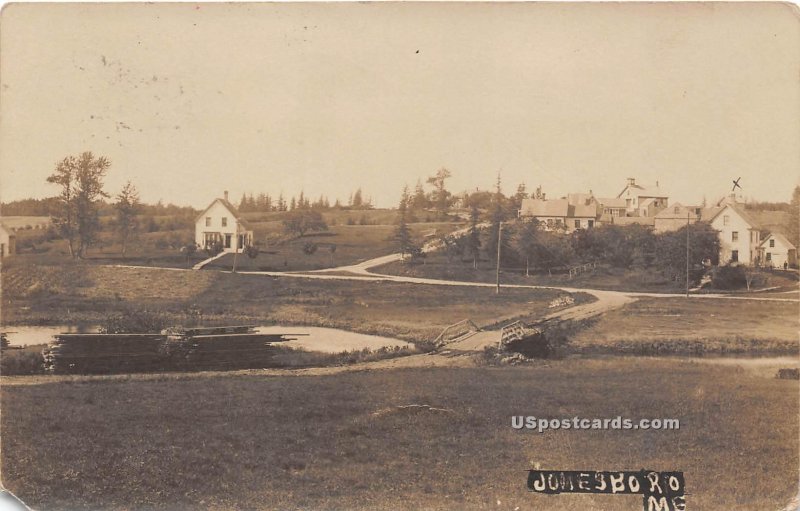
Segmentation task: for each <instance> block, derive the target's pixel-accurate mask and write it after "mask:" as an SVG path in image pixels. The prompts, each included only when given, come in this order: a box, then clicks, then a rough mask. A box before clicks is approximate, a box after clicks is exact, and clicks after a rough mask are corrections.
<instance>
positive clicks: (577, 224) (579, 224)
mask: <svg viewBox="0 0 800 511" xmlns="http://www.w3.org/2000/svg"><path fill="white" fill-rule="evenodd" d="M575 228H576V229H580V228H581V221H580V220H575Z"/></svg>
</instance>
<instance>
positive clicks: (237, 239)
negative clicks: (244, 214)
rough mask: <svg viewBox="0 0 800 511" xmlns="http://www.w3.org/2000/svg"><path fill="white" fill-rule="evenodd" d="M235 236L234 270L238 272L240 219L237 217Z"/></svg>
mask: <svg viewBox="0 0 800 511" xmlns="http://www.w3.org/2000/svg"><path fill="white" fill-rule="evenodd" d="M234 236H235V237H234V238H233V272H232V273H236V256H237V255H239V248H240V247H239V219H238V218H237V219H236V234H235V235H234Z"/></svg>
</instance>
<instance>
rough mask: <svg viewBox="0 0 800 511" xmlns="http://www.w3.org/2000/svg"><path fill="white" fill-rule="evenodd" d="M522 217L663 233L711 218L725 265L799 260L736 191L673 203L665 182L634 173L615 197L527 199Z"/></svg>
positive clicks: (565, 225)
mask: <svg viewBox="0 0 800 511" xmlns="http://www.w3.org/2000/svg"><path fill="white" fill-rule="evenodd" d="M518 215H519V218H520V219H522V220H527V221H534V220H535V221H538V222H539V223H540V225H541V226H542V228H543V229H545V230H550V231H564V232H573V231H575V230H577V229H589V228H592V227H595V226H597V225H631V224H639V225H644V226H647V227H649V228H652V229H653V230H654V232H656V233H661V232H667V231H673V230H677V229H680V228H681V227H683V226H685V225H686V224H687V223H688V224H693V223H696V222H708V223H710V224H711V226H712V227H713V228H714V229H716V230H717V231H719V233H720V234H719V237H720V254H719V262H720V264H744V265H756V264H758V265H762V266H772V267H783V266H786V265H794V264H796V263H797V249H796V247H795V246H794V245H793V244H792V243H791V242H790V241H789V240H788V239H787V238H786V237H785V236H784V235H782V234H781V233H777V232H772V233H770V232H766V231H765V230H764V229H763V228H762V226H760V225H759V224H758V223H757V222H756V221H755V220H753V219H752V218H751V217H750V215H748V214H747V212H746V211H745V208H744V204H742V203H741V202H740V201H739V200H738V199H737V197H736V195H735V194H730V195H728V196H726V197H724V198H722V199H720V200H719V201H717V202H716V203H714V204H713V205H711V206H704V205H684V204H681V203H679V202H676V203H674V204H670V202H669V195H668V194H667V193H666V192H664V191H663V190H662V189H661V187H660V186H659V183H658V181H656V183H655V185H652V186H647V185H642V184H640V183H637V182H636V179H635V178H628V181H627V184H626V185H625V187H624V188H623V189H622V191H621V192H619V193H618V194H617V195H616V196H615V197H596V196H595V195H594V193H593V192H592V191H591V190H590V191H589V193H570V194H567V196H566V197H562V198H560V199H548V198H547V197H546V196H545V195H544V194H543V195H542V197H541V198H533V199H523V200H522V204H521V206H520V209H519V212H518Z"/></svg>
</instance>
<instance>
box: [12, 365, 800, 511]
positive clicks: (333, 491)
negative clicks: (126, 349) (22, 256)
mask: <svg viewBox="0 0 800 511" xmlns="http://www.w3.org/2000/svg"><path fill="white" fill-rule="evenodd" d="M797 392H798V383H797V382H796V381H787V380H776V379H772V378H763V377H757V376H753V375H752V374H750V373H748V372H745V371H743V370H741V369H737V368H736V367H722V366H713V365H707V364H703V363H692V362H688V363H687V362H685V361H677V360H658V359H645V358H615V359H606V360H585V359H584V360H580V359H578V360H576V359H570V360H565V361H551V362H547V363H544V362H541V363H536V364H531V365H526V366H520V367H478V368H473V369H464V368H461V369H448V368H435V369H406V370H393V371H378V372H374V371H370V372H356V373H346V374H338V375H333V376H286V377H268V376H258V375H246V376H242V375H238V376H225V375H215V376H208V377H192V378H184V377H181V376H180V375H178V376H175V375H165V376H164V377H163V378H160V379H155V380H153V379H149V381H145V380H143V379H142V380H140V379H138V378H137V377H136V376H132V377H130V378H129V379H124V380H120V381H105V382H99V381H95V382H83V383H81V382H74V383H65V382H62V383H53V384H33V385H24V384H23V385H3V387H2V408H3V415H2V429H3V440H4V442H3V449H2V468H3V483H4V485H5V486H6V487H7V488H9V489H10V490H11V491H13V492H15V493H16V494H17V495H19V496H20V497H21V498H22V499H23V500H25V501H26V502H27V503H28V504H29V505H31V506H33V507H34V508H37V509H70V510H77V509H120V510H121V509H153V508H162V509H189V508H194V509H197V508H203V509H282V510H285V509H371V510H374V509H386V510H389V509H401V508H402V509H464V510H471V509H506V510H513V509H519V510H529V509H548V510H553V511H566V510H575V509H586V510H589V509H598V510H599V509H614V510H619V509H638V508H640V506H641V497H638V496H618V495H613V496H608V495H606V496H591V495H560V496H548V495H541V494H531V493H529V492H528V491H527V490H526V488H525V480H526V472H525V471H526V470H527V469H530V468H534V467H539V468H542V469H564V470H567V469H571V470H621V469H626V470H638V469H640V468H646V469H653V470H680V471H683V472H684V474H685V477H686V487H687V491H688V496H687V503H688V508H689V509H704V510H723V509H724V510H726V511H728V510H753V511H762V510H766V509H771V510H777V509H779V508H781V507H782V506H784V505H786V504H787V503H788V501H789V500H790V499H791V498H792V497H793V496H794V495H795V494H796V492H797V465H798V462H800V460H798V438H797V429H798V417H800V413H799V412H800V410H798V401H797ZM408 405H429V406H430V407H432V408H430V409H428V408H424V407H408ZM404 407H405V408H404ZM513 415H534V416H537V417H540V418H571V417H573V416H579V417H588V418H594V417H599V418H614V417H617V416H623V417H629V418H633V419H639V418H651V419H652V418H676V419H679V420H680V429H679V430H672V431H666V430H664V431H653V430H650V431H645V430H635V431H634V430H627V431H623V430H607V431H592V430H587V431H566V430H559V431H555V430H551V431H546V432H544V433H538V432H535V431H530V430H515V429H512V428H511V417H512V416H513ZM87 431H91V432H92V434H91V435H87V434H86V432H87ZM34 460H35V462H34Z"/></svg>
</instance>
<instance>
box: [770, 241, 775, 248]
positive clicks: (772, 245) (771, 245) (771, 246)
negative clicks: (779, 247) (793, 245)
mask: <svg viewBox="0 0 800 511" xmlns="http://www.w3.org/2000/svg"><path fill="white" fill-rule="evenodd" d="M769 248H775V240H769Z"/></svg>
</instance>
